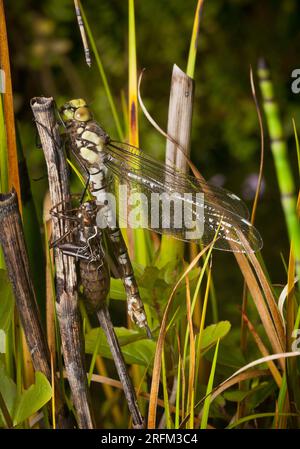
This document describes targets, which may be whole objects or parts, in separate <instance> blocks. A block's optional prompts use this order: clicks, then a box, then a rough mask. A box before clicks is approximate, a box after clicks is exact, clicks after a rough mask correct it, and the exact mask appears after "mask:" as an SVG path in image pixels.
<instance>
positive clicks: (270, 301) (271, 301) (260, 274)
mask: <svg viewBox="0 0 300 449" xmlns="http://www.w3.org/2000/svg"><path fill="white" fill-rule="evenodd" d="M249 259H250V261H251V264H252V266H253V268H254V270H255V272H256V275H257V278H258V280H259V283H260V285H261V287H262V289H263V292H264V294H265V297H266V301H267V305H268V307H269V310H270V312H271V315H272V318H273V321H274V325H275V328H276V331H277V334H278V338H279V341H280V345H281V347H282V349H283V348H284V347H285V331H284V325H283V322H282V318H281V315H280V312H279V309H278V306H277V303H276V301H275V298H274V295H273V292H272V289H271V287H270V284H269V282H268V280H267V278H266V275H265V273H264V271H263V269H262V266H261V265H260V263H259V262H258V259H257V257H256V255H255V254H254V253H250V254H249Z"/></svg>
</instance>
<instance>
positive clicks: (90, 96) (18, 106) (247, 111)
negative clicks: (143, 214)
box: [5, 0, 300, 312]
mask: <svg viewBox="0 0 300 449" xmlns="http://www.w3.org/2000/svg"><path fill="white" fill-rule="evenodd" d="M5 3H6V15H7V26H8V37H9V43H10V50H11V65H12V74H13V88H14V93H15V111H16V116H17V120H18V125H19V129H20V131H21V138H22V143H23V147H24V151H25V153H26V158H27V163H28V169H29V173H30V178H31V185H32V190H33V193H34V198H35V202H36V205H37V209H38V213H39V217H41V216H42V213H41V207H42V201H43V196H44V193H45V191H46V188H47V180H46V179H45V178H44V179H42V180H40V181H34V179H35V178H40V177H42V176H43V175H45V172H46V169H45V164H44V161H43V155H42V152H41V151H39V150H37V149H36V148H35V138H36V133H35V126H34V123H33V121H32V115H31V110H30V106H29V101H30V98H31V97H33V96H39V95H45V96H54V97H55V99H56V101H57V104H58V105H60V104H62V102H63V101H65V100H67V99H70V98H74V97H84V98H86V99H87V100H88V101H89V102H90V103H91V106H92V109H93V110H94V112H95V116H96V118H97V119H98V121H100V122H101V123H102V125H103V127H104V128H105V129H106V130H107V132H108V133H109V134H110V135H111V136H115V137H116V138H117V134H116V130H115V126H114V122H113V119H112V115H111V112H110V109H109V106H108V102H107V99H106V97H105V94H104V89H103V86H102V84H101V81H100V78H99V74H98V71H97V68H96V65H95V63H94V61H93V65H92V68H91V69H89V68H88V67H87V65H86V64H85V61H84V54H83V50H82V43H81V39H80V34H79V30H78V26H77V21H76V17H75V13H74V5H73V1H72V0H43V1H42V2H40V1H37V0H36V1H35V0H31V1H30V0H17V1H7V2H5ZM82 3H83V6H84V8H85V12H86V14H87V17H88V20H89V22H90V25H91V28H92V31H93V34H94V37H95V39H96V42H97V47H98V50H99V53H100V56H101V58H102V61H103V64H104V67H105V70H106V73H107V76H108V80H109V84H110V87H111V89H112V92H113V94H114V97H115V100H116V102H117V105H118V107H119V111H120V113H121V111H122V107H121V96H122V95H125V96H126V95H127V69H128V67H127V61H128V59H127V49H128V42H127V22H128V10H127V8H128V2H127V1H125V0H97V1H96V0H83V1H82ZM196 3H197V2H196V0H185V1H184V2H183V1H180V0H164V1H158V0H148V1H147V0H136V2H135V8H136V33H137V58H138V68H139V69H142V68H144V67H145V68H146V69H147V70H146V72H145V75H144V79H143V84H142V95H143V98H144V101H145V103H146V105H147V107H148V109H149V111H150V113H151V114H152V116H153V117H154V118H155V120H156V121H157V122H158V123H159V124H160V126H162V127H163V128H166V123H167V108H168V99H169V85H170V77H171V72H172V65H173V64H174V63H176V64H177V65H179V67H181V68H182V69H183V70H185V68H186V62H187V56H188V50H189V43H190V37H191V31H192V25H193V19H194V13H195V8H196ZM299 13H300V4H299V1H297V0H284V1H279V0H265V1H263V2H262V1H259V0H256V1H253V0H226V1H225V0H218V1H217V0H206V1H205V2H204V8H203V14H202V19H201V32H200V38H199V53H198V57H197V66H196V73H195V82H196V95H195V107H194V117H193V134H192V145H191V147H192V151H191V156H192V159H193V161H194V162H195V163H196V165H197V167H198V169H199V170H200V171H201V172H202V174H203V175H204V176H205V177H206V179H211V178H212V179H214V180H215V181H217V182H218V183H219V184H222V185H224V186H225V187H226V188H228V189H230V190H232V191H234V192H235V193H236V194H238V195H239V196H241V197H243V198H244V199H245V200H248V204H249V206H251V204H252V203H251V199H252V196H253V194H254V189H255V175H256V174H257V171H258V167H259V157H260V134H259V127H258V122H257V116H256V111H255V107H254V103H253V99H252V96H251V89H250V82H249V66H250V64H251V65H252V67H253V69H254V70H255V68H256V64H257V60H258V58H259V57H260V56H264V57H265V58H266V59H267V60H268V62H269V64H270V67H271V71H272V74H273V79H274V82H275V87H276V92H277V98H278V101H279V104H280V107H281V112H282V117H283V121H284V126H285V132H286V137H287V139H288V141H289V149H290V160H291V161H292V164H293V166H294V167H295V172H296V165H297V164H296V150H295V144H294V138H293V132H292V121H291V120H292V117H294V118H295V120H296V124H297V125H298V127H299V126H300V125H299V123H300V107H299V98H298V97H299V96H297V95H295V94H293V93H292V92H291V81H292V79H291V72H292V70H293V69H294V68H297V64H298V62H299V58H298V55H299V54H300V29H299V17H300V16H299ZM257 91H259V88H258V85H257ZM140 131H141V138H140V143H141V147H142V148H143V149H144V150H145V151H147V152H150V153H151V154H152V155H153V156H155V157H157V158H159V159H162V160H163V158H164V148H165V142H164V139H163V138H162V137H161V136H160V135H159V134H158V133H157V132H156V131H155V130H154V129H153V128H152V127H151V125H150V124H149V123H148V122H147V120H146V118H145V117H143V116H142V114H141V113H140ZM256 224H257V227H258V229H259V230H260V232H261V234H262V236H263V239H264V249H263V256H264V259H265V260H266V262H267V264H268V269H269V271H270V273H271V277H272V279H273V282H275V283H277V282H278V283H282V282H285V273H284V267H283V264H282V262H281V258H280V252H282V253H283V255H284V257H287V255H288V242H287V237H286V228H285V224H284V218H283V215H282V212H281V206H280V200H279V195H278V190H277V183H276V177H275V171H274V167H273V160H272V156H271V153H270V149H269V143H268V138H267V131H266V156H265V170H264V193H263V195H262V198H261V201H260V205H259V209H258V214H257V223H256ZM229 260H230V262H233V256H232V255H230V254H222V253H218V254H217V257H215V262H214V264H215V267H214V268H215V270H214V271H215V275H216V278H217V279H216V282H220V283H222V284H220V285H223V287H224V286H227V287H226V288H222V298H220V299H221V300H222V301H223V300H224V302H225V303H226V302H227V300H228V302H229V303H230V304H231V305H230V306H229V305H228V307H233V304H232V303H233V301H232V299H233V296H235V295H236V294H237V295H238V299H237V302H240V298H241V286H242V279H241V277H240V276H238V275H237V273H238V269H237V268H236V264H235V263H230V264H229V263H228V262H229ZM224 266H226V270H224ZM235 307H236V306H234V308H235ZM227 312H228V309H227ZM236 312H237V310H236Z"/></svg>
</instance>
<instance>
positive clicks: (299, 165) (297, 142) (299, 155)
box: [292, 119, 300, 176]
mask: <svg viewBox="0 0 300 449" xmlns="http://www.w3.org/2000/svg"><path fill="white" fill-rule="evenodd" d="M292 122H293V130H294V136H295V142H296V150H297V159H298V175H299V176H300V146H299V138H298V133H297V128H296V123H295V120H294V119H292Z"/></svg>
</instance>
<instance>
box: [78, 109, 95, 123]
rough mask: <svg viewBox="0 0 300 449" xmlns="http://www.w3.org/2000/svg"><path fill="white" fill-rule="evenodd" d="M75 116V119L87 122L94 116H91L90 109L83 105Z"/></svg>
mask: <svg viewBox="0 0 300 449" xmlns="http://www.w3.org/2000/svg"><path fill="white" fill-rule="evenodd" d="M74 118H75V120H78V121H79V122H87V121H88V120H90V119H91V118H92V117H91V113H90V111H89V109H88V108H85V107H82V108H78V109H76V111H75V114H74Z"/></svg>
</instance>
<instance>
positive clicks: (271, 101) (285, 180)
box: [258, 59, 300, 277]
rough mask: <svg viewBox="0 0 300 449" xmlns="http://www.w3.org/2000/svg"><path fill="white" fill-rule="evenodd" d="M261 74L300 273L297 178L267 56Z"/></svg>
mask: <svg viewBox="0 0 300 449" xmlns="http://www.w3.org/2000/svg"><path fill="white" fill-rule="evenodd" d="M258 77H259V84H260V89H261V94H262V98H263V106H264V111H265V114H266V119H267V125H268V130H269V135H270V141H271V150H272V154H273V158H274V163H275V169H276V174H277V180H278V185H279V190H280V194H281V204H282V209H283V212H284V216H285V220H286V224H287V229H288V235H289V239H290V242H291V244H292V245H293V248H294V252H295V264H296V273H297V275H298V276H299V277H300V227H299V221H298V217H297V210H296V204H297V201H296V195H295V187H294V180H293V175H292V170H291V166H290V163H289V158H288V148H287V144H286V141H285V138H284V132H283V126H282V122H281V118H280V113H279V107H278V104H277V102H276V100H275V95H274V87H273V83H272V80H271V76H270V70H269V68H268V66H267V64H266V62H265V61H264V60H263V59H261V60H260V61H259V63H258Z"/></svg>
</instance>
